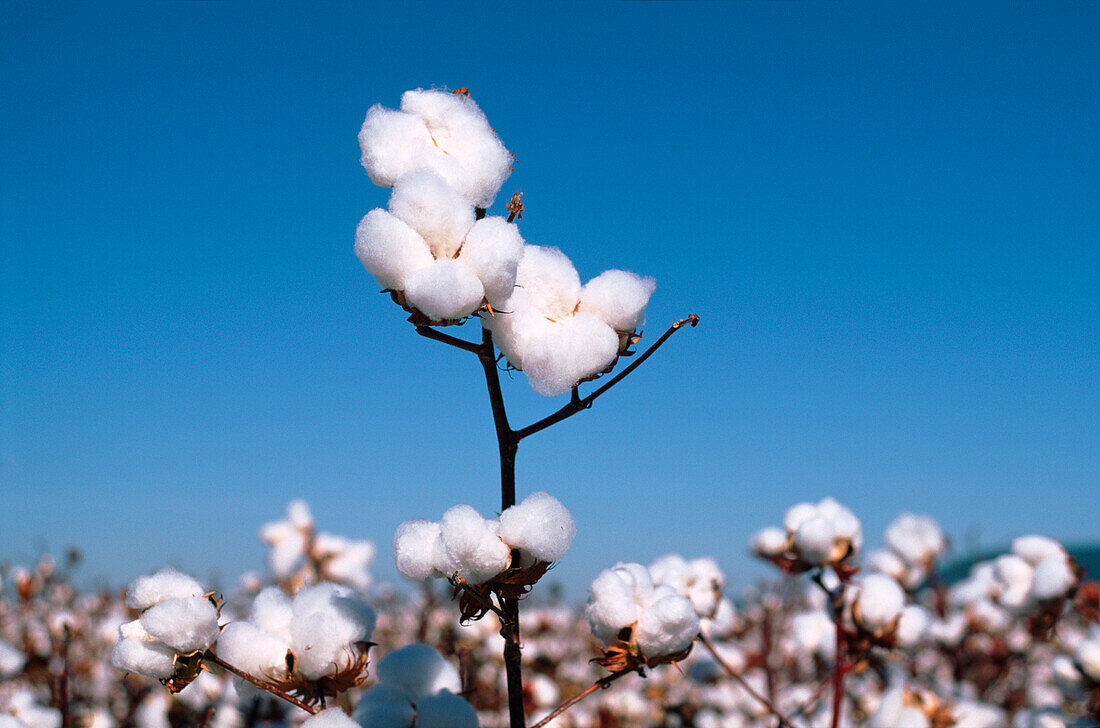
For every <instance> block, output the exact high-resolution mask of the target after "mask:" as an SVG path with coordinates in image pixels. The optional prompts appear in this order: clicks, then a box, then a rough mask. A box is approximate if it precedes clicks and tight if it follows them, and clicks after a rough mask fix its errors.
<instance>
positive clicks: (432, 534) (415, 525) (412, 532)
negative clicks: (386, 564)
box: [393, 520, 442, 581]
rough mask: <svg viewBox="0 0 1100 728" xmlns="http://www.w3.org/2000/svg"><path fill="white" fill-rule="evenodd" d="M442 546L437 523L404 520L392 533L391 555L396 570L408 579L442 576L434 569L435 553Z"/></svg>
mask: <svg viewBox="0 0 1100 728" xmlns="http://www.w3.org/2000/svg"><path fill="white" fill-rule="evenodd" d="M441 548H442V541H441V540H440V535H439V524H438V523H435V522H432V521H425V520H415V521H405V522H404V523H402V524H401V525H400V526H398V527H397V531H396V532H395V533H394V535H393V556H394V560H395V561H396V562H397V570H398V571H400V572H401V574H402V575H403V576H406V577H408V578H409V579H416V580H418V581H419V580H421V579H427V578H428V577H430V576H442V573H441V572H440V571H438V570H437V569H436V561H437V554H438V552H439V551H440V550H441Z"/></svg>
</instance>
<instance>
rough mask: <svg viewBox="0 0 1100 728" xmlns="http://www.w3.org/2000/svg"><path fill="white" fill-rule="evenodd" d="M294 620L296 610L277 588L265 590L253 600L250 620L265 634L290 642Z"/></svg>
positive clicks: (270, 587) (288, 598) (271, 587)
mask: <svg viewBox="0 0 1100 728" xmlns="http://www.w3.org/2000/svg"><path fill="white" fill-rule="evenodd" d="M293 619H294V609H293V607H291V603H290V597H288V596H287V595H286V594H284V593H283V590H282V589H280V588H279V587H277V586H269V587H266V588H264V589H263V590H262V591H261V592H260V593H259V594H257V595H256V598H255V599H253V600H252V615H251V616H250V617H249V620H250V621H251V622H253V623H254V624H255V625H256V626H257V627H259V628H260V629H262V630H263V631H264V632H268V633H270V634H273V635H278V636H279V637H282V638H283V639H285V640H287V641H289V640H290V622H291V620H293Z"/></svg>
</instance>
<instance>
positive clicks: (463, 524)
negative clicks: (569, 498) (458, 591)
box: [393, 491, 577, 585]
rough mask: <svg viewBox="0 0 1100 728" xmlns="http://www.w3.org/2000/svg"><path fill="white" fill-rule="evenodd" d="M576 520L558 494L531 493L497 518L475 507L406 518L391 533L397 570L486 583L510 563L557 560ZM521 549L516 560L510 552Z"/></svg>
mask: <svg viewBox="0 0 1100 728" xmlns="http://www.w3.org/2000/svg"><path fill="white" fill-rule="evenodd" d="M576 533H577V527H576V524H574V522H573V517H572V516H571V515H570V514H569V511H568V510H567V509H566V508H565V506H563V505H562V504H561V503H560V502H559V501H558V500H557V499H556V498H554V497H553V496H552V495H550V494H549V493H544V492H542V491H539V492H535V493H532V494H531V495H529V496H527V497H526V498H524V499H523V501H522V502H521V503H518V504H516V505H514V506H512V507H511V508H507V509H505V511H504V512H503V513H501V514H500V517H499V518H495V519H490V518H483V517H482V516H481V514H480V513H478V512H477V511H476V510H475V509H474V508H473V507H472V506H468V505H458V506H454V507H453V508H450V509H448V510H447V512H446V513H444V514H443V518H442V519H440V520H439V521H426V520H415V521H406V522H404V523H402V524H401V525H400V526H398V528H397V532H396V533H395V534H394V537H393V553H394V558H395V560H396V562H397V569H398V571H400V572H401V573H402V574H403V575H405V576H407V577H408V578H410V579H415V580H421V579H427V578H429V577H434V578H444V579H450V578H452V577H455V576H457V577H458V578H459V579H462V580H463V581H464V582H466V583H468V584H472V585H478V584H483V583H485V582H489V581H491V580H492V579H493V578H494V577H496V576H497V575H499V574H500V573H501V572H503V571H505V570H506V569H509V568H517V569H522V568H529V567H534V566H536V565H538V564H542V565H546V564H550V563H552V562H554V561H558V560H559V559H561V558H562V557H563V556H565V554H566V552H568V551H569V547H570V546H571V545H572V543H573V537H574V536H575V535H576ZM513 551H516V552H518V554H519V561H518V563H513V558H512V552H513Z"/></svg>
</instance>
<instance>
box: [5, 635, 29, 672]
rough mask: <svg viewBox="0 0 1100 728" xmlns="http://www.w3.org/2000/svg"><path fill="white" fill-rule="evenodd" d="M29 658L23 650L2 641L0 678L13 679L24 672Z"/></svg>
mask: <svg viewBox="0 0 1100 728" xmlns="http://www.w3.org/2000/svg"><path fill="white" fill-rule="evenodd" d="M26 664H27V658H26V656H25V655H24V654H23V651H22V650H18V649H16V648H15V647H14V646H12V644H11V643H10V642H6V641H4V640H2V639H0V677H3V678H11V677H15V676H16V675H18V674H19V673H20V672H22V671H23V666H24V665H26Z"/></svg>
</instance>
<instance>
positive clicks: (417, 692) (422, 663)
mask: <svg viewBox="0 0 1100 728" xmlns="http://www.w3.org/2000/svg"><path fill="white" fill-rule="evenodd" d="M378 680H379V681H380V682H383V683H385V684H387V685H393V686H397V687H399V688H401V689H402V690H403V691H404V692H405V694H406V695H407V696H408V697H409V699H410V700H411V701H412V702H414V703H417V702H418V701H419V700H420V698H422V697H424V696H426V695H434V694H435V693H438V692H439V691H441V690H449V691H451V692H452V693H460V692H462V680H461V679H460V678H459V675H458V670H456V669H455V668H454V666H453V665H451V663H449V662H447V660H445V659H444V658H443V656H442V655H441V654H439V652H438V651H437V650H436V649H435V648H434V647H431V646H429V645H424V644H411V645H406V646H404V647H402V648H401V649H398V650H394V651H392V652H390V653H388V654H387V655H386V656H385V657H383V658H382V661H381V662H379V663H378Z"/></svg>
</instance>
